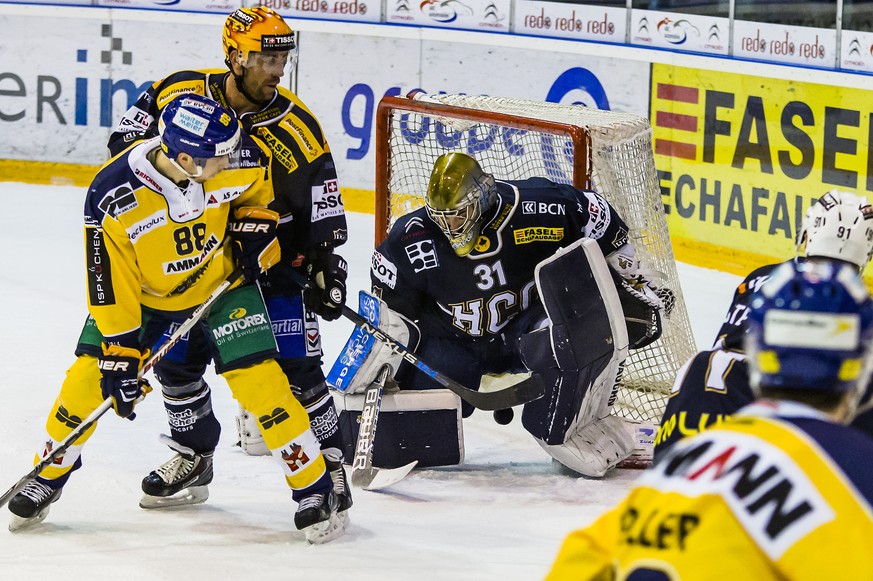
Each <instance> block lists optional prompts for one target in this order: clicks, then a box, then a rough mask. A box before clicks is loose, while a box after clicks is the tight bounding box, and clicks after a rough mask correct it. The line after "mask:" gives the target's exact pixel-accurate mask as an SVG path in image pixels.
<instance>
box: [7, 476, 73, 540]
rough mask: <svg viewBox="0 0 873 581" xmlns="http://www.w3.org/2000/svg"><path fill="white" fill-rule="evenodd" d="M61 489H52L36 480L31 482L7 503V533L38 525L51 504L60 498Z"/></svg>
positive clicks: (46, 514)
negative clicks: (9, 516) (8, 517)
mask: <svg viewBox="0 0 873 581" xmlns="http://www.w3.org/2000/svg"><path fill="white" fill-rule="evenodd" d="M62 490H63V489H62V488H52V487H51V486H48V485H46V484H43V483H42V482H40V481H38V480H31V481H30V482H28V483H27V486H25V487H24V488H23V489H22V490H21V492H19V493H18V494H16V495H15V496H13V497H12V499H11V500H10V501H9V511H10V512H11V513H12V518H11V519H10V520H9V531H10V532H15V531H18V530H21V529H23V528H26V527H29V526H33V525H35V524H39V523H41V522H42V521H44V520H45V517H47V516H48V513H49V508H51V505H52V503H53V502H55V501H56V500H57V499H59V498H60V497H61V492H62Z"/></svg>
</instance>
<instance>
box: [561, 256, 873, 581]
mask: <svg viewBox="0 0 873 581" xmlns="http://www.w3.org/2000/svg"><path fill="white" fill-rule="evenodd" d="M871 344H873V303H871V301H870V298H869V297H868V294H867V291H866V288H865V287H864V285H863V283H862V282H861V279H860V277H859V276H858V271H857V269H856V268H853V267H852V266H850V265H846V264H838V263H836V262H827V263H825V262H820V263H812V262H805V263H794V262H788V263H785V264H783V265H782V266H780V267H779V268H777V269H776V270H775V271H773V272H772V274H771V278H770V280H769V281H768V282H767V283H766V284H764V285H763V286H762V287H761V289H759V290H758V291H756V292H755V293H754V295H753V297H752V300H751V303H750V310H749V331H748V333H747V338H746V349H747V353H748V359H749V364H750V372H751V383H752V388H753V390H754V391H755V393H756V396H757V397H758V399H757V400H756V401H755V402H753V403H751V404H749V405H748V406H746V407H744V408H743V409H742V410H740V411H739V412H737V414H735V415H734V416H733V418H732V419H730V420H728V421H726V422H724V423H723V424H721V425H719V426H717V427H713V428H711V429H709V430H706V431H704V432H702V433H700V434H698V435H696V436H691V437H688V438H685V439H683V440H681V441H679V442H677V443H676V444H674V445H673V446H672V447H670V448H669V449H668V450H667V451H666V452H665V454H664V456H663V457H662V458H661V459H660V461H659V462H658V463H657V464H656V465H655V466H654V467H653V468H652V469H650V470H649V471H647V472H646V473H644V475H643V476H642V477H641V478H640V480H639V482H638V483H637V484H636V485H635V486H634V488H633V490H632V491H631V492H630V494H629V495H628V496H627V497H626V498H625V499H624V501H622V502H621V503H620V504H619V505H618V506H617V507H616V508H614V509H612V510H611V511H609V512H608V513H606V514H604V515H603V516H601V517H600V518H599V519H597V520H596V521H595V522H594V524H592V525H591V526H589V527H588V528H587V529H583V530H579V531H576V532H573V533H571V534H570V536H569V537H568V538H567V539H566V541H565V542H564V545H563V547H562V548H561V550H560V553H559V554H558V557H557V560H556V562H555V563H554V566H553V568H552V570H551V572H550V573H549V575H548V577H547V579H549V580H558V579H560V580H564V579H573V580H579V579H664V580H667V579H669V580H679V579H686V580H687V579H707V580H717V579H730V580H736V579H755V580H756V581H759V580H764V579H792V580H802V579H815V580H818V579H873V552H871V551H870V539H871V538H873V468H871V465H870V460H869V459H870V458H871V457H873V456H871V455H873V440H871V439H870V438H868V437H867V436H865V435H863V434H862V433H860V432H858V431H855V430H854V429H853V428H850V427H846V426H845V425H843V424H845V423H847V422H848V421H849V420H850V419H851V418H852V416H853V414H854V412H855V407H856V405H857V402H858V400H859V398H860V396H861V394H862V392H863V390H864V386H865V385H866V384H867V380H868V379H869V377H870V361H871Z"/></svg>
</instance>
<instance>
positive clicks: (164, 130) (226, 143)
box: [158, 93, 240, 165]
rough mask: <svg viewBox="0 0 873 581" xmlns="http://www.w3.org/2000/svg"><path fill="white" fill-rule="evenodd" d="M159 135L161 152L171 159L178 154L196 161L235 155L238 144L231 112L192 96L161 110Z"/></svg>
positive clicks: (235, 126) (173, 102)
mask: <svg viewBox="0 0 873 581" xmlns="http://www.w3.org/2000/svg"><path fill="white" fill-rule="evenodd" d="M158 132H159V133H160V135H161V147H162V149H163V150H164V153H166V154H167V156H169V158H170V159H173V160H175V159H176V157H177V156H178V155H179V154H180V153H187V154H188V155H190V156H191V157H193V158H194V159H197V160H205V159H209V158H212V157H222V156H225V155H230V154H233V153H235V152H236V151H237V150H238V149H239V145H240V125H239V121H238V120H237V118H236V115H235V114H234V112H233V111H231V110H229V109H225V108H224V107H222V106H221V105H219V104H218V103H217V102H215V101H213V100H212V99H210V98H209V97H204V96H203V95H197V94H194V93H187V94H184V95H182V96H180V97H176V98H175V99H174V100H173V101H171V102H170V104H169V105H167V106H166V107H164V111H163V112H162V113H161V119H160V121H159V122H158ZM198 165H199V164H198Z"/></svg>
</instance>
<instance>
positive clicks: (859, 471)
mask: <svg viewBox="0 0 873 581" xmlns="http://www.w3.org/2000/svg"><path fill="white" fill-rule="evenodd" d="M782 420H783V421H785V422H788V423H790V424H792V425H794V426H796V427H797V428H799V429H800V430H802V431H803V432H804V433H805V434H806V435H807V436H809V437H811V438H812V439H813V440H814V441H815V443H816V444H817V446H818V447H819V448H820V449H821V450H822V451H823V452H824V453H825V454H826V455H827V456H828V457H829V458H830V459H831V460H832V461H833V463H835V464H836V465H837V466H838V467H839V469H840V470H841V471H842V472H843V473H844V474H845V475H846V476H847V477H848V479H849V480H851V482H852V484H854V486H855V487H856V488H857V489H858V491H859V492H860V493H861V495H862V496H863V497H864V499H865V500H866V502H867V504H868V505H869V506H870V507H871V508H873V463H871V462H870V458H871V457H873V438H870V437H869V436H868V435H867V434H864V433H862V432H860V431H859V430H856V429H855V428H851V427H848V426H844V425H841V424H835V423H832V422H827V421H822V420H819V419H813V418H782Z"/></svg>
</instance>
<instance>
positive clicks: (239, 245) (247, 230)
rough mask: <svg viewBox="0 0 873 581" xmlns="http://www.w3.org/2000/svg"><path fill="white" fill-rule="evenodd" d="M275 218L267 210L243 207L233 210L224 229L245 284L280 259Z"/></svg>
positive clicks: (277, 222)
mask: <svg viewBox="0 0 873 581" xmlns="http://www.w3.org/2000/svg"><path fill="white" fill-rule="evenodd" d="M278 224H279V214H277V213H276V212H274V211H273V210H268V209H267V208H258V207H255V206H243V207H242V208H237V209H236V210H234V213H233V218H232V219H231V220H230V222H229V223H228V225H227V229H228V233H229V234H230V236H231V238H233V241H234V244H233V258H234V260H235V261H236V263H237V265H238V266H239V267H240V268H241V269H242V271H243V275H244V276H245V279H246V281H248V282H251V281H253V280H257V278H258V276H259V275H260V274H261V272H262V271H265V270H267V269H268V268H270V267H271V266H273V265H274V264H276V263H277V262H279V258H280V257H281V254H282V251H281V248H279V240H278V238H276V227H277V226H278Z"/></svg>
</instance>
